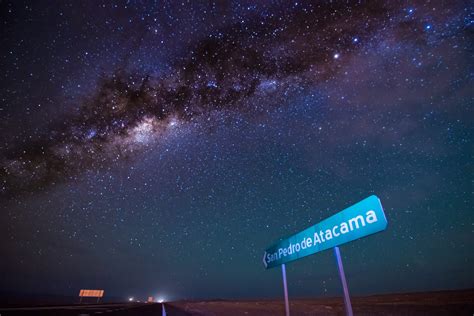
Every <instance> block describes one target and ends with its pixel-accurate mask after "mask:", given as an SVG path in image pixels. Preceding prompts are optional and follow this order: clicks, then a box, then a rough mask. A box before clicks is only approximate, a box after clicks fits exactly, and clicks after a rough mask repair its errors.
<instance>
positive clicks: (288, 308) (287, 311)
mask: <svg viewBox="0 0 474 316" xmlns="http://www.w3.org/2000/svg"><path fill="white" fill-rule="evenodd" d="M281 273H282V275H283V291H284V292H285V315H286V316H290V303H289V302H288V287H287V285H286V267H285V264H284V263H283V264H282V265H281Z"/></svg>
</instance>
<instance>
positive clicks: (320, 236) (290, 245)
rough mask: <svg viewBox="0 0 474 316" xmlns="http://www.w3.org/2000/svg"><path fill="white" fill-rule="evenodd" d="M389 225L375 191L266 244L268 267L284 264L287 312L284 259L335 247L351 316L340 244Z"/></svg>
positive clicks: (286, 260) (287, 307)
mask: <svg viewBox="0 0 474 316" xmlns="http://www.w3.org/2000/svg"><path fill="white" fill-rule="evenodd" d="M386 228H387V219H386V218H385V214H384V212H383V208H382V203H380V199H379V198H378V197H377V196H375V195H372V196H369V197H368V198H366V199H364V200H362V201H360V202H358V203H356V204H354V205H352V206H350V207H348V208H346V209H345V210H343V211H341V212H339V213H336V214H334V215H333V216H331V217H329V218H327V219H325V220H323V221H321V222H319V223H318V224H316V225H313V226H311V227H308V228H307V229H305V230H303V231H301V232H299V233H297V234H295V235H293V236H290V237H288V238H286V239H284V240H281V241H279V242H277V243H276V244H275V245H273V246H271V247H269V248H267V249H266V250H265V252H264V254H263V265H264V266H265V268H266V269H269V268H273V267H276V266H279V265H281V266H282V273H283V287H284V291H285V309H286V315H287V316H288V315H289V305H288V291H287V286H286V269H285V263H288V262H291V261H295V260H299V259H301V258H304V257H306V256H310V255H312V254H315V253H317V252H320V251H323V250H326V249H330V248H334V254H335V255H336V261H337V266H338V269H339V276H340V277H341V282H342V287H343V290H344V302H345V307H346V313H347V315H351V316H352V307H351V302H350V297H349V289H348V287H347V282H346V277H345V275H344V267H343V266H342V260H341V253H340V251H339V247H338V246H339V245H342V244H345V243H348V242H351V241H353V240H357V239H359V238H362V237H365V236H369V235H372V234H375V233H378V232H381V231H383V230H385V229H386Z"/></svg>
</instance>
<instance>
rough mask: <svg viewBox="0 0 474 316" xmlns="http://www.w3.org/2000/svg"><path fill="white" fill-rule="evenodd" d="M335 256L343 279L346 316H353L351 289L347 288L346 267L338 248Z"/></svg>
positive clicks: (335, 250)
mask: <svg viewBox="0 0 474 316" xmlns="http://www.w3.org/2000/svg"><path fill="white" fill-rule="evenodd" d="M334 255H336V261H337V268H338V269H339V276H340V277H341V282H342V289H343V291H344V306H345V307H346V315H347V316H352V315H353V314H352V305H351V297H350V296H349V288H348V287H347V282H346V275H345V274H344V266H343V265H342V259H341V252H340V251H339V247H338V246H336V247H334Z"/></svg>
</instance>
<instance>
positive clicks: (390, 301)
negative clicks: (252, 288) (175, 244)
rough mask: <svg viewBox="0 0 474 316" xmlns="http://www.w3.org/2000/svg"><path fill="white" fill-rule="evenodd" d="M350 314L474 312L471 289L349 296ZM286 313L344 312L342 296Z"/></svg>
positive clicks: (244, 311) (265, 305) (208, 311)
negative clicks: (350, 303) (350, 298)
mask: <svg viewBox="0 0 474 316" xmlns="http://www.w3.org/2000/svg"><path fill="white" fill-rule="evenodd" d="M352 305H353V312H354V315H356V316H358V315H404V316H405V315H406V316H408V315H417V316H418V315H430V316H436V315H469V316H473V315H474V289H473V290H464V291H445V292H430V293H412V294H389V295H377V296H367V297H354V298H352ZM166 310H167V314H168V316H174V315H196V316H198V315H206V316H211V315H232V316H233V315H236V316H237V315H246V316H267V315H268V316H270V315H284V313H285V312H284V311H285V308H284V303H283V299H282V300H279V301H202V302H173V303H168V304H166ZM290 314H291V315H292V316H297V315H345V313H344V303H343V300H342V298H333V299H304V300H290Z"/></svg>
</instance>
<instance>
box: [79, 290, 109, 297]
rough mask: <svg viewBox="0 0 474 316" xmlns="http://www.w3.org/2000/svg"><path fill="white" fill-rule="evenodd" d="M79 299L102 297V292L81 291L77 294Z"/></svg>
mask: <svg viewBox="0 0 474 316" xmlns="http://www.w3.org/2000/svg"><path fill="white" fill-rule="evenodd" d="M79 296H80V297H103V296H104V290H81V291H80V292H79Z"/></svg>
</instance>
